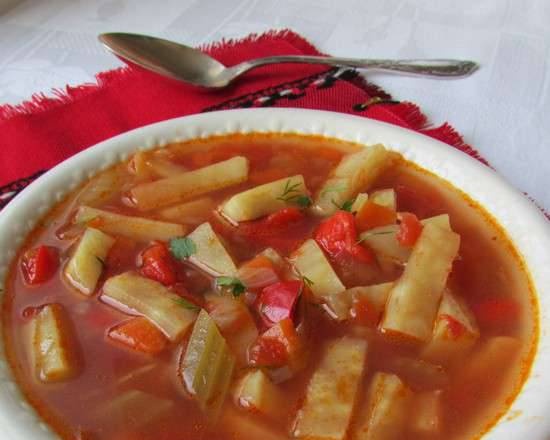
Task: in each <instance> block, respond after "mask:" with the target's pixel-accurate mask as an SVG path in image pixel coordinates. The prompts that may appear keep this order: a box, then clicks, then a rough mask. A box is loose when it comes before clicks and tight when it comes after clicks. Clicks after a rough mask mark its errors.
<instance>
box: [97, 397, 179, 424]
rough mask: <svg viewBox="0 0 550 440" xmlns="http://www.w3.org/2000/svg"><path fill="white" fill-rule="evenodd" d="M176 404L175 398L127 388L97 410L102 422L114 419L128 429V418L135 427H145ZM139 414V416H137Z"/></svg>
mask: <svg viewBox="0 0 550 440" xmlns="http://www.w3.org/2000/svg"><path fill="white" fill-rule="evenodd" d="M173 406H174V401H173V400H168V399H162V398H160V397H157V396H154V395H152V394H149V393H145V392H143V391H140V390H133V389H132V390H127V391H124V392H122V393H121V394H119V395H117V396H116V397H114V398H113V399H110V400H108V401H107V402H106V403H105V404H104V405H101V406H100V407H99V408H98V410H97V417H98V418H100V419H101V420H102V423H105V422H106V421H109V423H112V422H113V421H115V422H118V423H120V424H121V425H123V426H124V429H125V430H127V429H128V420H131V421H132V424H131V426H132V428H133V429H140V428H143V427H145V426H147V425H149V424H150V423H152V422H154V421H155V420H156V419H158V418H160V417H161V416H162V415H163V414H166V413H167V412H168V411H170V409H171V408H172V407H173ZM137 415H139V417H137Z"/></svg>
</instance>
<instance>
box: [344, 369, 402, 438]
mask: <svg viewBox="0 0 550 440" xmlns="http://www.w3.org/2000/svg"><path fill="white" fill-rule="evenodd" d="M411 399H412V392H411V391H410V390H409V389H408V388H407V386H406V385H405V384H404V383H403V382H401V380H400V379H399V377H397V376H395V375H394V374H387V373H380V372H379V373H376V374H375V375H374V377H373V379H372V380H371V384H370V387H369V392H368V397H367V402H366V404H365V405H363V408H361V409H360V411H359V412H358V414H357V422H358V423H357V425H356V426H355V429H354V430H353V432H352V435H351V439H352V440H393V439H399V438H403V435H402V432H403V429H404V428H405V422H406V418H407V414H408V411H409V410H410V406H411Z"/></svg>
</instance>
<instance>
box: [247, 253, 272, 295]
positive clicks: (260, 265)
mask: <svg viewBox="0 0 550 440" xmlns="http://www.w3.org/2000/svg"><path fill="white" fill-rule="evenodd" d="M237 277H238V278H239V279H240V280H241V281H242V283H243V284H244V285H245V286H247V287H248V288H249V289H259V288H263V287H266V286H269V285H271V284H274V283H276V282H277V281H279V275H278V274H277V270H276V269H275V264H274V263H273V262H272V261H271V260H270V259H269V258H268V257H266V256H265V255H261V254H259V255H257V256H256V257H254V258H253V259H252V260H250V261H248V262H246V263H244V264H243V265H242V266H241V267H239V270H238V271H237Z"/></svg>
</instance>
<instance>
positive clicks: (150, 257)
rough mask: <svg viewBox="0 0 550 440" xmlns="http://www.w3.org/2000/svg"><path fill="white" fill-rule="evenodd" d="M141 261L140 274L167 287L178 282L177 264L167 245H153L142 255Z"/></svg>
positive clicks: (160, 243)
mask: <svg viewBox="0 0 550 440" xmlns="http://www.w3.org/2000/svg"><path fill="white" fill-rule="evenodd" d="M141 261H142V266H141V269H140V273H141V274H142V275H144V276H146V277H147V278H150V279H152V280H155V281H158V282H159V283H161V284H164V285H165V286H170V285H172V284H174V283H175V282H176V281H177V274H176V268H175V264H174V261H173V259H172V255H171V254H170V251H169V250H168V247H167V246H166V244H164V243H162V242H157V243H153V244H152V245H151V246H149V247H148V248H146V249H145V250H144V251H143V252H142V253H141Z"/></svg>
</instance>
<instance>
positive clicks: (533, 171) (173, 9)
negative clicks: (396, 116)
mask: <svg viewBox="0 0 550 440" xmlns="http://www.w3.org/2000/svg"><path fill="white" fill-rule="evenodd" d="M4 2H5V7H4V9H6V10H4V12H3V13H2V12H0V103H2V102H8V103H18V102H20V101H22V100H24V99H26V98H28V97H29V96H30V95H31V94H32V93H34V92H38V91H48V90H50V89H51V88H52V87H62V86H64V85H65V84H67V83H68V84H79V83H82V82H89V81H93V79H94V74H95V73H97V72H99V71H101V70H106V69H110V68H113V67H116V66H118V65H119V64H120V62H119V61H118V60H117V59H116V58H114V57H113V56H111V55H109V54H107V53H105V52H104V51H103V49H102V48H101V46H100V45H99V44H98V43H97V41H96V35H97V34H98V33H99V32H106V31H131V32H140V33H149V34H155V35H159V36H164V37H166V38H170V39H174V40H179V41H182V42H185V43H187V44H191V45H198V44H201V43H205V42H209V41H213V40H217V39H220V38H222V37H226V38H229V37H239V36H243V35H245V34H247V33H250V32H261V31H263V30H266V29H270V28H274V27H275V28H284V27H290V28H292V29H294V30H296V31H298V32H300V33H302V34H303V35H304V36H305V37H306V38H308V39H310V40H311V41H312V42H313V43H314V44H316V45H317V46H318V47H319V48H320V49H321V50H322V51H324V52H327V53H331V54H334V55H346V56H356V57H385V58H415V57H418V58H420V57H434V58H437V57H440V58H467V59H473V60H477V61H479V62H480V63H481V64H482V66H483V68H482V69H481V70H480V71H479V72H477V73H476V74H475V75H474V76H473V77H471V78H468V79H462V80H455V81H443V80H433V79H419V78H407V77H401V76H396V75H384V74H379V73H376V74H370V75H369V78H370V79H371V80H372V81H374V82H376V83H378V84H379V85H381V86H383V87H384V88H385V89H386V90H387V91H389V92H391V93H392V94H393V95H394V96H395V97H396V98H397V99H403V100H410V101H413V102H416V103H417V104H419V105H420V107H421V108H422V109H423V110H424V111H425V113H426V114H427V115H428V116H429V118H430V119H431V120H432V121H433V122H434V123H440V122H443V121H445V120H448V121H450V122H451V123H452V124H453V125H454V126H455V127H456V128H457V129H458V130H459V131H460V132H461V133H462V134H463V135H464V137H465V140H466V141H467V142H469V143H470V144H472V145H473V146H474V147H476V148H477V149H478V150H479V151H480V152H481V153H482V154H483V155H484V156H485V157H486V158H487V159H488V160H489V161H490V162H491V163H492V165H493V166H494V167H495V168H496V169H497V170H498V171H499V172H500V173H501V174H502V175H504V176H505V177H506V179H508V180H509V181H510V182H511V183H512V184H513V185H515V186H516V187H517V188H519V189H520V190H522V191H525V192H528V193H529V194H530V195H531V196H533V197H534V198H535V199H536V200H537V201H538V202H539V204H541V205H543V206H544V207H545V208H547V209H550V191H549V190H548V188H547V186H548V184H550V177H549V175H550V116H549V115H550V66H549V59H550V56H549V55H550V24H549V23H550V1H548V0H521V1H520V0H468V1H457V0H425V1H413V0H338V1H335V0H294V1H293V0H279V1H277V0H157V1H147V0H26V1H19V2H17V0H0V11H1V9H2V5H3V3H4ZM0 138H1V135H0Z"/></svg>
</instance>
